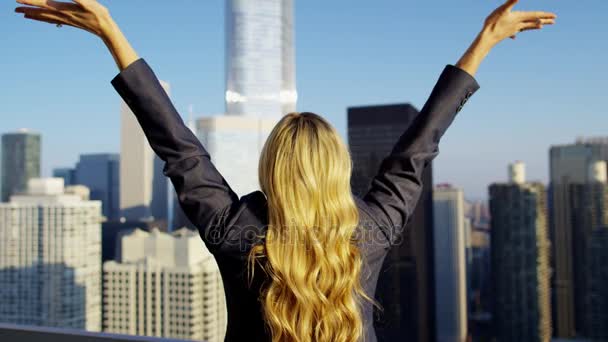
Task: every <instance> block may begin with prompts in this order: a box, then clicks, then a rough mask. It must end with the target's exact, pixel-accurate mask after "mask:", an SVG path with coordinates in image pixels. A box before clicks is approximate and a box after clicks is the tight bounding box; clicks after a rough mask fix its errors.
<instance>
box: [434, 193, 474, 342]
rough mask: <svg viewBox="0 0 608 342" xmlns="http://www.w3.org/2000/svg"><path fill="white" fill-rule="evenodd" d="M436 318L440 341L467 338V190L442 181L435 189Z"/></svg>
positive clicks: (458, 340) (459, 341) (445, 341)
mask: <svg viewBox="0 0 608 342" xmlns="http://www.w3.org/2000/svg"><path fill="white" fill-rule="evenodd" d="M433 225H434V227H433V229H434V233H433V237H434V253H435V284H436V287H435V298H436V307H435V317H436V327H437V341H438V342H461V341H465V340H466V338H467V281H466V278H467V277H466V271H467V267H466V262H465V249H466V245H465V240H466V235H467V234H466V231H465V229H466V228H467V227H466V224H465V216H464V193H463V191H462V190H461V189H457V188H453V187H451V186H449V185H446V184H442V185H438V186H436V187H435V189H434V191H433Z"/></svg>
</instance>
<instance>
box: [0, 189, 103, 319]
mask: <svg viewBox="0 0 608 342" xmlns="http://www.w3.org/2000/svg"><path fill="white" fill-rule="evenodd" d="M28 186H29V187H28V191H27V193H24V194H20V195H13V196H12V197H11V201H10V202H8V203H2V204H0V303H1V305H0V322H3V323H13V324H22V325H37V326H48V327H60V328H74V329H85V330H90V331H100V330H101V231H100V229H101V223H100V221H101V203H100V202H99V201H86V200H83V196H85V197H86V192H83V191H82V189H80V190H79V189H78V188H71V189H70V191H71V192H73V193H72V194H69V193H68V191H66V190H68V189H64V184H63V179H61V178H50V179H36V178H33V179H30V180H29V182H28Z"/></svg>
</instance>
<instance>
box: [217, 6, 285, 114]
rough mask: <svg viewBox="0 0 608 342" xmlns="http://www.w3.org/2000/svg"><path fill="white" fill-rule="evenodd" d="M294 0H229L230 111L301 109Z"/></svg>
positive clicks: (227, 79)
mask: <svg viewBox="0 0 608 342" xmlns="http://www.w3.org/2000/svg"><path fill="white" fill-rule="evenodd" d="M293 25H294V14H293V0H248V1H243V0H228V1H226V59H227V61H226V113H227V114H228V115H251V116H254V117H259V118H262V117H264V118H271V119H276V118H280V117H281V116H283V115H284V114H286V113H289V112H293V111H295V109H296V102H297V92H296V82H295V53H294V32H293Z"/></svg>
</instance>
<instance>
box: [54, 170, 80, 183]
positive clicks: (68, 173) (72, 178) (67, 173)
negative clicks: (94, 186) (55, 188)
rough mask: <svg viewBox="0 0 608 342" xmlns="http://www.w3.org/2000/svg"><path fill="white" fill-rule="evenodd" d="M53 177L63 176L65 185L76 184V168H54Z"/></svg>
mask: <svg viewBox="0 0 608 342" xmlns="http://www.w3.org/2000/svg"><path fill="white" fill-rule="evenodd" d="M53 178H63V183H64V184H65V186H68V185H75V184H76V170H75V169H73V168H69V167H61V168H55V169H53Z"/></svg>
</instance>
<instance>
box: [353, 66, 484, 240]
mask: <svg viewBox="0 0 608 342" xmlns="http://www.w3.org/2000/svg"><path fill="white" fill-rule="evenodd" d="M478 89H479V84H478V83H477V81H476V80H475V79H474V78H473V77H472V76H471V75H470V74H469V73H467V72H466V71H464V70H462V69H460V68H458V67H456V66H453V65H447V66H446V67H445V69H444V70H443V72H442V73H441V75H440V77H439V80H438V81H437V83H436V85H435V87H434V88H433V90H432V92H431V94H430V96H429V98H428V100H427V102H426V104H425V105H424V107H423V108H422V110H421V111H420V113H419V114H418V115H417V116H416V118H415V119H414V121H413V122H412V124H411V125H410V127H409V128H408V129H407V130H406V131H405V132H404V133H403V134H402V135H401V136H400V138H399V140H398V141H397V143H396V144H395V145H394V147H393V149H392V151H391V153H390V154H389V155H388V156H387V157H386V158H385V159H384V160H383V161H382V163H381V165H380V170H379V171H378V173H377V175H376V176H375V177H374V178H373V180H372V183H371V188H370V190H369V191H368V192H367V193H366V194H365V195H364V196H363V198H362V199H363V202H364V204H365V205H366V206H367V209H368V210H369V212H370V214H371V215H372V216H373V218H374V219H376V221H377V224H378V225H379V228H380V230H381V231H382V233H383V234H382V238H381V240H382V241H380V243H381V244H383V245H385V247H387V248H388V247H390V246H392V245H394V244H396V243H398V242H399V241H400V238H401V235H402V233H403V229H404V227H405V225H406V224H407V223H408V221H409V220H410V218H411V215H412V213H413V211H414V209H415V208H416V204H417V202H418V199H419V197H420V194H421V191H422V186H423V184H422V172H423V170H424V168H425V167H426V166H427V165H428V164H429V163H430V162H431V161H432V160H433V159H434V158H435V157H436V156H437V155H438V154H439V147H438V146H439V141H440V139H441V137H442V136H443V134H444V133H445V131H446V130H447V128H448V127H449V126H450V124H451V123H452V121H453V120H454V118H455V116H456V114H457V113H458V112H460V110H461V109H462V107H463V106H464V104H465V103H466V102H467V101H468V99H469V98H470V97H471V96H472V95H473V94H474V93H475V92H476V91H477V90H478ZM377 242H378V241H376V243H377Z"/></svg>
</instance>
